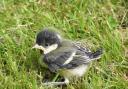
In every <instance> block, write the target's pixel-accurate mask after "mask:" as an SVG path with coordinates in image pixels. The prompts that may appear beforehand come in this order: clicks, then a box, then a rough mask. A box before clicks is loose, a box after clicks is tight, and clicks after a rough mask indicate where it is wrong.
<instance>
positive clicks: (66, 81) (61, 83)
mask: <svg viewBox="0 0 128 89" xmlns="http://www.w3.org/2000/svg"><path fill="white" fill-rule="evenodd" d="M67 84H69V80H68V79H67V78H65V80H64V82H46V83H43V85H46V86H51V85H67Z"/></svg>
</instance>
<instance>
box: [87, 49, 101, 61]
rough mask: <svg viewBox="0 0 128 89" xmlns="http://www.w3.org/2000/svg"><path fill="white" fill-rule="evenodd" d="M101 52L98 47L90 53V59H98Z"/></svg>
mask: <svg viewBox="0 0 128 89" xmlns="http://www.w3.org/2000/svg"><path fill="white" fill-rule="evenodd" d="M102 54H103V49H102V48H100V49H98V50H97V51H95V52H92V53H91V55H90V59H92V60H95V59H99V58H100V57H101V55H102Z"/></svg>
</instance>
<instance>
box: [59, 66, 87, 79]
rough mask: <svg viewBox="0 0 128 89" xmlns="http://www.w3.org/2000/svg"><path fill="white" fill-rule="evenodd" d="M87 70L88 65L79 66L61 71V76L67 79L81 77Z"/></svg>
mask: <svg viewBox="0 0 128 89" xmlns="http://www.w3.org/2000/svg"><path fill="white" fill-rule="evenodd" d="M87 68H88V65H80V66H78V67H76V68H74V69H65V70H63V71H61V74H62V75H63V76H64V77H67V78H70V77H73V76H76V77H81V76H83V75H84V73H85V72H86V71H87Z"/></svg>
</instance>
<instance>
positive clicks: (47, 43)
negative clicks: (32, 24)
mask: <svg viewBox="0 0 128 89" xmlns="http://www.w3.org/2000/svg"><path fill="white" fill-rule="evenodd" d="M60 45H61V36H60V35H59V34H58V33H57V32H56V31H55V30H53V29H52V28H45V29H43V30H42V31H40V32H39V33H38V34H37V37H36V44H35V45H34V46H33V48H36V49H40V50H41V51H43V52H44V54H47V53H49V52H51V51H53V50H55V49H57V48H58V47H59V46H60Z"/></svg>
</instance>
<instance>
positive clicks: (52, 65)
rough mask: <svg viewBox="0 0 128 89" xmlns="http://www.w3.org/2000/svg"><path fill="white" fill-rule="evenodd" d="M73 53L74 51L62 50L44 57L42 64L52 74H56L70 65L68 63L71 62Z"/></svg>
mask: <svg viewBox="0 0 128 89" xmlns="http://www.w3.org/2000/svg"><path fill="white" fill-rule="evenodd" d="M75 53H76V51H75V50H73V49H67V50H64V51H63V50H62V51H60V52H58V53H54V54H52V55H45V56H44V62H45V63H46V64H47V65H48V68H49V69H50V70H51V71H52V72H56V71H58V70H59V69H61V68H63V66H64V65H66V64H68V63H70V61H72V60H73V56H74V55H75Z"/></svg>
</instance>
